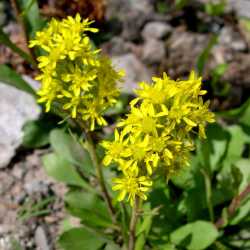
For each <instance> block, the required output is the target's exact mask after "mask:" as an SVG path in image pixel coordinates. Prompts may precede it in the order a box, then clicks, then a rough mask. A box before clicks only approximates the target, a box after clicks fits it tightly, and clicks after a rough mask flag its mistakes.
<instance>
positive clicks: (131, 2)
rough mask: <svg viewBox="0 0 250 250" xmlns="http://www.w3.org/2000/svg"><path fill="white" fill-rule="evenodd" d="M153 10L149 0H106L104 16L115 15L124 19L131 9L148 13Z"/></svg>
mask: <svg viewBox="0 0 250 250" xmlns="http://www.w3.org/2000/svg"><path fill="white" fill-rule="evenodd" d="M153 10H154V8H153V5H152V3H151V1H150V0H107V9H106V18H107V19H111V18H113V17H117V18H119V19H120V20H123V21H124V20H125V19H127V18H128V16H129V14H130V13H131V12H133V11H135V12H138V13H139V12H140V13H142V14H143V15H149V14H150V13H152V12H153Z"/></svg>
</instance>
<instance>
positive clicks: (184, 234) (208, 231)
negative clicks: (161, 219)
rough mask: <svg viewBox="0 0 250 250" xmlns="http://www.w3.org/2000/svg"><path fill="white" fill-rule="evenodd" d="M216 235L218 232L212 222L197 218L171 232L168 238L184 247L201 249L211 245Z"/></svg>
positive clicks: (192, 249) (194, 249) (193, 249)
mask: <svg viewBox="0 0 250 250" xmlns="http://www.w3.org/2000/svg"><path fill="white" fill-rule="evenodd" d="M218 236H219V232H218V231H217V229H216V228H215V226H214V225H213V224H212V223H210V222H206V221H199V220H197V221H196V222H193V223H189V224H187V225H185V226H182V227H180V228H178V229H177V230H175V231H174V232H172V233H171V235H170V240H171V242H173V243H174V244H175V245H178V246H182V247H185V248H186V249H190V250H202V249H206V248H207V247H208V246H209V245H211V244H212V243H213V242H214V241H215V240H216V239H217V238H218Z"/></svg>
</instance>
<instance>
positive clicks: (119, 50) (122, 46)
mask: <svg viewBox="0 0 250 250" xmlns="http://www.w3.org/2000/svg"><path fill="white" fill-rule="evenodd" d="M130 47H131V43H129V42H126V41H124V39H122V38H121V37H118V36H115V37H113V38H112V39H111V40H110V41H108V42H106V43H104V44H102V51H104V52H105V53H107V54H108V55H111V56H116V55H123V54H126V53H128V52H130V50H131V49H130Z"/></svg>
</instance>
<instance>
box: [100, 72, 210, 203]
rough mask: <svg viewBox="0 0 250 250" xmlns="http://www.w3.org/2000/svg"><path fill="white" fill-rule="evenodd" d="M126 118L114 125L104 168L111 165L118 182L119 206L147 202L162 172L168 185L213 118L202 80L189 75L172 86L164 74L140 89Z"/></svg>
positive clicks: (203, 136)
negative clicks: (125, 202) (115, 168)
mask: <svg viewBox="0 0 250 250" xmlns="http://www.w3.org/2000/svg"><path fill="white" fill-rule="evenodd" d="M139 86H140V87H139V89H138V90H136V94H137V95H138V97H137V98H135V99H134V100H132V101H131V103H130V108H131V111H130V113H129V114H128V115H127V118H126V119H124V120H122V121H121V122H119V123H118V125H117V127H118V128H117V129H116V130H115V138H114V141H104V142H102V146H103V147H104V148H105V150H106V155H105V157H104V159H103V164H104V165H106V166H107V165H109V164H111V163H115V164H117V165H118V170H119V171H121V173H122V176H121V177H119V178H116V179H115V180H114V183H115V185H114V186H113V189H114V190H120V194H119V196H118V200H119V201H121V200H123V199H124V198H125V196H126V195H128V200H129V201H130V204H131V205H132V204H133V203H134V199H135V197H136V196H138V197H140V198H141V199H144V200H145V199H146V198H147V196H146V192H148V191H149V189H150V186H151V185H152V180H153V176H154V175H155V174H156V173H157V172H158V173H159V170H161V171H164V173H165V174H166V177H167V179H169V178H170V177H171V176H172V175H173V174H175V173H176V172H178V170H179V169H180V168H182V167H184V166H186V165H188V162H189V153H190V151H192V150H194V142H193V139H192V136H191V134H192V133H195V132H198V133H199V136H200V137H201V138H205V137H206V135H205V125H206V123H207V122H213V121H214V114H213V113H211V112H210V111H209V109H208V106H209V102H205V103H203V100H202V95H204V94H205V93H206V91H204V90H201V78H197V76H196V75H195V73H194V72H191V74H190V76H189V78H188V79H187V80H178V81H174V80H171V79H169V77H168V76H167V75H166V74H165V73H164V74H163V78H156V77H154V78H153V84H147V83H144V82H142V83H140V85H139Z"/></svg>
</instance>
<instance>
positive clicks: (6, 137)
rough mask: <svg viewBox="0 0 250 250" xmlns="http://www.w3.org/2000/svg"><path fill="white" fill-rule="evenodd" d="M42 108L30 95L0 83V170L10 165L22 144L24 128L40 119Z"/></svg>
mask: <svg viewBox="0 0 250 250" xmlns="http://www.w3.org/2000/svg"><path fill="white" fill-rule="evenodd" d="M39 114H40V108H39V106H38V105H37V104H36V101H35V100H34V98H33V97H31V96H30V95H29V94H27V93H24V92H23V91H20V90H18V89H16V88H14V87H11V86H7V85H5V84H3V83H0V168H3V167H5V166H7V165H8V163H9V162H10V160H11V158H12V157H13V156H14V155H15V150H16V149H17V148H18V147H19V146H20V145H21V143H22V127H23V125H24V124H25V122H27V121H28V120H32V119H36V118H38V116H39Z"/></svg>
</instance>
